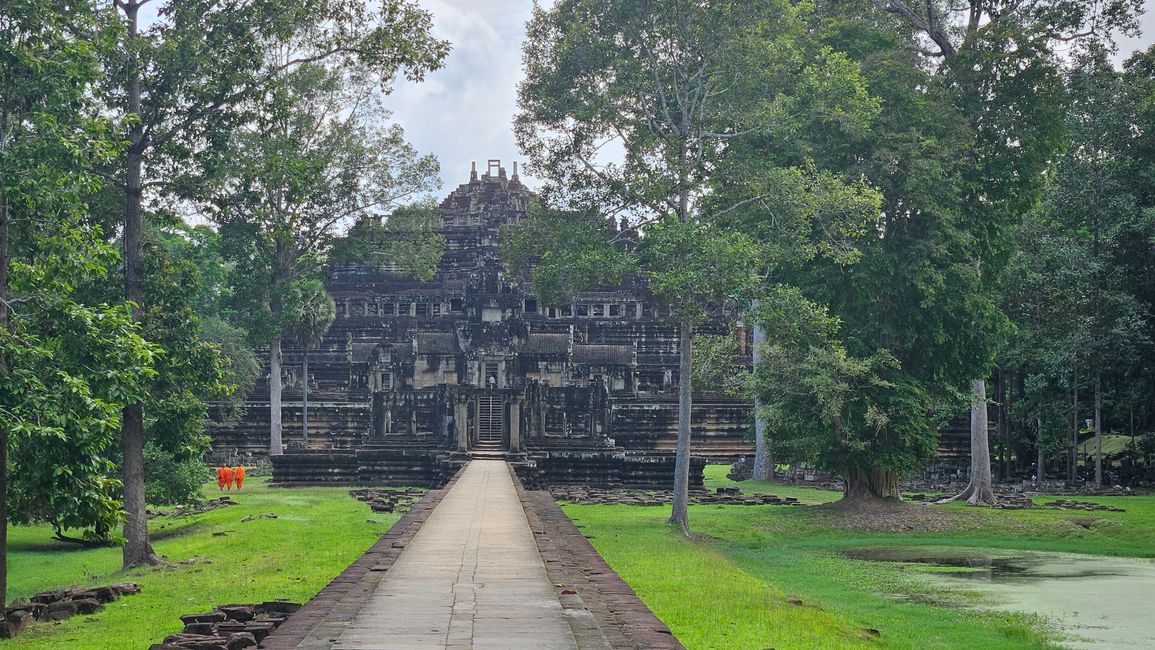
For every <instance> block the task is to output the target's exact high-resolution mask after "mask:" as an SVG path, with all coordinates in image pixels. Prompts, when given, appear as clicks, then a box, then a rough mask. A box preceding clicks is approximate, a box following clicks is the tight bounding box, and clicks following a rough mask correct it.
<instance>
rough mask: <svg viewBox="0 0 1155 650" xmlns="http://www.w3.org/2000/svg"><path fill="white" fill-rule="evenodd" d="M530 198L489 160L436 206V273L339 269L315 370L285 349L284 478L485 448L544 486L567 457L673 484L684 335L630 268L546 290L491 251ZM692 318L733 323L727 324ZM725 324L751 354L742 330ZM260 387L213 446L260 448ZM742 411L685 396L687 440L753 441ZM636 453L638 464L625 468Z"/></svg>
mask: <svg viewBox="0 0 1155 650" xmlns="http://www.w3.org/2000/svg"><path fill="white" fill-rule="evenodd" d="M532 200H533V194H532V193H531V192H530V191H529V189H528V188H526V186H525V185H523V184H522V183H521V182H520V180H519V179H518V174H517V167H516V164H515V166H514V173H513V175H512V176H507V174H506V170H505V169H504V168H503V167H502V166H501V163H500V161H496V160H490V161H489V165H488V168H487V170H486V172H485V173H483V174H478V172H477V171H476V169H474V171H473V172H472V173H471V176H470V180H469V182H468V183H466V184H463V185H460V186H459V187H458V188H457V189H456V190H455V191H454V192H453V193H452V194H450V195H449V196H448V197H447V198H446V199H445V200H444V201H443V202H442V204H441V212H442V223H441V233H442V234H443V235H444V236H445V239H446V250H445V255H444V258H443V259H442V261H441V265H440V268H439V271H438V273H437V276H436V278H434V279H433V280H432V281H430V282H420V281H417V280H414V279H412V278H409V277H406V276H405V275H404V274H403V273H402V271H401V270H400V269H397V268H396V267H395V266H394V265H391V264H389V260H375V263H374V264H346V265H341V266H338V267H337V268H336V269H335V270H334V271H333V273H332V274H331V276H330V278H329V280H328V282H327V287H328V290H329V293H330V294H331V295H332V296H333V298H334V300H335V301H336V305H337V319H336V322H335V323H334V324H333V327H332V328H331V329H330V330H329V333H328V334H327V335H326V336H325V338H324V340H323V342H322V343H321V345H320V346H319V348H318V349H314V350H311V351H310V363H309V370H310V377H308V378H307V379H306V378H303V377H300V376H299V369H300V359H301V351H300V350H298V349H294V348H292V347H286V348H285V354H284V373H285V377H284V384H285V390H284V409H283V414H284V434H283V435H284V440H285V442H286V447H287V449H288V451H289V452H290V453H288V454H286V456H285V457H283V459H278V461H277V463H276V467H277V473H278V474H279V475H280V476H279V478H278V480H285V481H326V480H348V481H351V482H353V481H356V480H362V481H374V482H405V480H406V479H405V478H404V476H403V474H404V471H405V470H402V469H398V467H399V466H409V467H413V468H415V467H417V466H418V465H420V466H421V467H422V468H424V469H422V470H421V471H423V472H424V471H427V470H428V471H430V472H432V471H434V470H432V469H429V467H431V466H427V465H425V462H426V460H425V459H427V458H436V457H445V456H446V455H449V456H452V455H454V454H457V455H462V454H470V453H474V454H476V453H480V452H486V453H498V454H509V455H511V457H516V458H525V459H527V460H528V461H529V463H530V465H533V464H535V463H536V465H537V466H538V467H540V468H542V469H543V471H545V472H546V474H548V475H550V476H549V480H551V481H553V482H557V481H558V480H564V476H560V475H557V474H558V473H559V472H563V469H562V466H563V465H564V466H565V467H566V469H564V472H563V473H568V475H570V476H571V477H572V478H573V479H574V480H578V479H580V478H582V476H585V478H586V479H591V478H593V479H596V478H597V477H594V476H593V474H591V472H593V473H595V474H596V473H597V472H601V473H602V474H601V479H603V482H618V481H624V482H633V483H646V482H650V483H654V482H658V483H662V482H665V481H668V480H670V479H669V477H670V476H672V474H670V473H668V472H669V471H670V470H669V468H667V467H666V465H667V461H668V460H669V459H668V458H667V454H668V452H672V451H673V449H674V447H675V440H676V435H677V412H678V409H677V386H678V336H677V328H676V326H675V325H674V324H672V323H671V322H670V321H669V319H668V315H669V312H668V309H667V308H666V307H664V306H663V305H661V304H659V303H658V302H656V301H655V300H654V299H653V298H652V296H650V294H649V293H648V292H647V290H646V287H645V285H644V283H643V282H642V281H641V279H640V278H634V279H631V280H629V281H628V282H627V283H626V284H625V285H624V286H621V287H612V288H603V289H602V290H599V291H590V292H585V293H580V294H577V295H575V296H574V297H573V299H572V300H571V301H570V302H569V303H568V304H565V305H561V306H546V305H543V304H541V303H540V302H539V300H538V299H537V297H536V296H535V295H534V293H533V287H532V286H531V285H530V283H529V282H528V281H526V280H525V279H519V278H511V277H509V276H508V275H507V274H506V272H505V269H504V265H503V263H502V261H501V258H500V255H499V243H500V242H499V234H500V232H499V231H500V228H501V227H502V226H504V225H507V224H510V225H516V224H517V223H518V222H519V221H520V220H521V219H522V218H524V217H525V216H526V214H527V211H528V209H529V206H530V202H531V201H532ZM383 269H384V270H383ZM702 331H703V332H707V333H715V334H721V333H726V332H729V331H731V329H730V326H729V325H728V324H724V323H721V322H719V323H716V324H714V325H707V326H705V327H703V328H702ZM735 335H736V336H738V337H739V347H740V349H741V351H742V353H743V354H746V353H747V352H748V351H749V347H748V346H749V340H748V338H749V335H748V333H747V332H746V331H745V330H744V328H741V327H738V328H737V329H736V330H735ZM306 380H307V381H309V397H310V400H309V425H310V432H309V448H308V449H304V445H303V444H302V442H301V433H300V406H301V404H300V395H301V382H303V381H306ZM267 395H268V386H267V382H262V383H260V384H259V385H258V386H256V387H255V388H254V390H253V392H252V394H251V395H250V399H249V401H248V403H247V406H248V409H247V412H246V416H245V418H244V419H243V421H241V422H238V423H235V424H232V425H222V426H219V427H217V428H216V429H215V430H214V431H212V436H213V442H214V446H215V448H216V449H217V450H218V451H220V452H225V453H233V452H240V453H252V454H255V455H263V454H265V453H267V451H268V402H267ZM751 418H752V414H751V409H750V406H749V404H748V403H746V402H745V401H743V400H740V399H735V398H730V397H725V396H721V395H695V402H694V411H693V429H694V444H693V448H694V452H695V454H698V455H700V456H710V457H714V458H718V459H722V458H734V457H736V456H739V455H742V454H749V453H751V452H752V450H753V442H752V441H751V440H749V439H748V435H747V432H748V431H749V430H751V429H752V423H751ZM398 459H402V460H398ZM567 459H568V460H567ZM582 459H584V460H582ZM607 459H612V460H607ZM430 462H433V461H430ZM643 463H648V465H646V467H649V468H650V470H649V471H648V473H647V472H641V474H639V473H638V471H634V470H631V469H628V468H635V469H636V468H639V467H642V466H643V465H642V464H643ZM595 466H596V467H595ZM351 473H352V475H351ZM642 474H645V476H642ZM629 476H633V478H634V479H635V480H632V481H631V480H630V479H629ZM658 477H660V479H659V478H658ZM594 482H599V481H597V480H594Z"/></svg>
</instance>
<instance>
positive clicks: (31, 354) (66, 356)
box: [0, 0, 160, 596]
mask: <svg viewBox="0 0 1155 650" xmlns="http://www.w3.org/2000/svg"><path fill="white" fill-rule="evenodd" d="M98 15H99V14H98V12H97V9H96V8H95V7H94V6H92V4H91V3H86V2H80V3H73V4H71V5H69V7H68V8H67V9H64V8H63V7H60V6H58V5H56V4H55V3H50V2H41V1H37V0H19V1H17V2H9V3H5V4H3V5H2V6H0V84H2V86H3V87H4V89H5V90H4V92H3V93H2V94H0V114H2V115H3V119H2V120H0V265H2V267H0V432H2V433H3V434H4V435H3V443H2V444H6V445H7V451H8V452H9V458H8V461H9V462H8V467H6V468H5V469H6V470H7V471H9V472H10V475H9V477H8V478H9V487H10V491H9V493H8V499H7V505H8V506H9V509H10V510H9V515H10V517H11V519H12V520H13V521H24V522H27V521H43V522H48V523H49V524H51V526H52V527H53V528H54V529H55V530H56V532H57V533H58V534H61V533H63V531H65V530H68V529H73V530H83V531H84V535H85V537H87V538H89V539H92V540H97V541H107V540H109V538H110V537H111V536H112V531H113V528H114V527H115V525H116V524H117V522H118V521H119V518H120V504H119V502H118V501H117V500H116V493H117V490H118V482H117V481H116V480H115V479H113V478H110V475H111V473H112V469H113V465H112V463H111V462H110V460H109V455H108V449H109V448H110V447H111V446H112V445H113V444H114V442H115V440H116V434H117V432H118V430H119V425H120V410H121V407H122V406H123V405H124V404H126V403H128V402H130V401H133V400H137V399H140V397H141V396H143V395H144V393H145V391H146V386H147V382H149V381H150V380H152V379H153V377H154V376H155V373H154V368H153V365H154V361H155V358H156V356H157V355H158V354H159V352H160V350H159V348H157V347H155V346H153V345H151V344H149V343H147V342H145V340H144V339H143V338H142V337H141V335H140V332H139V331H138V329H137V328H136V327H135V326H134V325H133V323H132V320H131V318H130V315H129V313H128V309H127V308H126V307H125V306H123V305H110V304H107V303H105V302H104V301H101V300H87V299H86V297H85V296H84V295H83V292H82V291H81V288H82V287H84V286H86V285H88V284H89V283H91V282H94V281H98V280H101V279H103V278H106V277H108V274H109V273H110V271H111V270H112V269H113V268H114V266H115V264H116V252H115V250H114V249H112V248H110V247H109V246H107V245H105V244H104V243H103V241H102V235H103V233H102V232H101V230H100V228H99V227H97V226H95V225H93V224H92V223H91V222H89V221H88V220H87V219H86V215H85V207H86V206H85V204H84V197H85V196H87V195H89V194H91V193H92V192H93V191H95V190H96V189H97V188H98V187H99V182H98V177H97V176H96V175H95V174H94V173H93V166H94V165H99V164H103V163H106V162H107V161H108V160H109V159H111V158H112V157H114V156H116V155H117V154H118V153H119V151H120V149H121V145H122V143H121V142H120V141H119V139H117V138H115V137H113V136H112V135H111V132H112V128H113V126H114V125H113V124H112V123H111V122H110V121H109V120H108V119H106V117H105V116H104V115H102V114H101V113H100V111H99V110H98V109H97V108H96V107H95V106H93V105H92V103H91V101H90V99H91V97H92V96H93V93H94V92H95V88H94V85H95V83H96V82H97V80H98V79H99V75H100V73H101V70H100V68H99V66H98V62H97V61H96V59H95V54H96V52H97V51H98V50H99V48H100V47H101V46H102V45H103V44H104V41H105V39H107V38H108V37H109V36H110V35H112V34H113V31H111V30H106V29H104V28H103V27H102V26H101V25H100V23H99V21H98V19H97V18H98ZM2 562H3V559H2V558H0V564H2ZM2 586H3V585H2V584H0V596H2V595H3V589H2Z"/></svg>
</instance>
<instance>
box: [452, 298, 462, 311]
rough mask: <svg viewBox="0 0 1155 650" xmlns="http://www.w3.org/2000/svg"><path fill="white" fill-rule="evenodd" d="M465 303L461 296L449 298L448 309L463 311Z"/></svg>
mask: <svg viewBox="0 0 1155 650" xmlns="http://www.w3.org/2000/svg"><path fill="white" fill-rule="evenodd" d="M464 310H465V305H464V303H463V301H462V300H461V298H451V299H450V300H449V311H464Z"/></svg>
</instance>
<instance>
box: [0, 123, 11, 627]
mask: <svg viewBox="0 0 1155 650" xmlns="http://www.w3.org/2000/svg"><path fill="white" fill-rule="evenodd" d="M7 123H8V119H7V114H5V116H4V119H3V120H0V150H2V149H3V145H4V143H5V142H6V140H7V136H6V133H7V126H8V125H7ZM3 186H4V178H3V171H0V188H2V187H3ZM8 224H9V219H8V197H7V195H6V194H4V193H3V192H0V330H5V329H7V328H8V265H9V263H10V262H9V260H10V259H11V257H10V254H9V251H10V249H11V246H10V244H9V232H10V230H9V225H8ZM7 372H8V359H7V358H6V357H5V356H4V351H3V348H0V375H2V374H4V373H7ZM7 602H8V427H6V426H4V424H3V422H0V606H3V605H4V604H5V603H7Z"/></svg>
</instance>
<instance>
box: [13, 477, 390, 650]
mask: <svg viewBox="0 0 1155 650" xmlns="http://www.w3.org/2000/svg"><path fill="white" fill-rule="evenodd" d="M205 494H206V495H208V496H216V495H217V491H216V486H215V485H213V486H212V488H211V491H210V490H209V489H208V488H206V492H205ZM232 496H233V498H234V499H235V500H236V501H237V502H238V505H235V506H228V507H224V508H219V509H216V510H212V511H210V512H206V513H203V514H199V515H190V516H185V517H158V518H155V519H152V520H150V529H151V531H152V533H153V541H154V546H155V548H156V551H157V553H159V554H161V555H164V556H167V558H168V559H169V560H171V561H172V562H174V563H175V564H174V566H172V567H170V568H166V569H155V570H137V571H132V572H129V573H122V572H120V571H119V568H120V549H119V548H100V549H81V548H78V547H75V546H74V545H71V544H64V543H61V542H56V541H53V540H52V539H51V535H52V531H51V530H50V529H49V528H48V527H46V526H14V527H10V528H9V532H8V539H9V576H10V577H9V580H10V588H9V597H10V598H17V597H21V596H28V595H31V594H33V593H36V592H38V591H43V590H45V589H50V588H56V587H65V586H70V585H83V586H95V585H103V584H109V583H113V582H126V581H132V582H137V583H139V584H140V585H141V586H142V587H143V589H142V591H141V593H139V594H137V595H135V596H128V597H125V598H123V599H121V600H119V601H117V602H115V603H111V604H109V605H108V609H106V610H105V611H103V612H100V613H97V614H95V615H92V616H77V617H73V618H72V619H70V620H68V621H65V622H63V623H38V624H36V625H34V626H32V627H30V628H29V629H28V631H27V632H26V633H25V634H24V635H22V636H20V637H18V638H16V639H13V640H10V641H5V642H4V645H6V646H14V647H20V648H45V649H47V648H69V649H71V650H84V649H88V648H91V649H92V650H117V649H120V648H126V649H127V648H133V649H137V648H147V647H148V646H149V644H151V643H154V642H159V641H160V640H161V639H162V638H163V637H164V636H165V635H167V634H171V633H174V632H178V631H179V630H180V628H181V627H182V626H181V622H180V620H179V618H178V617H179V616H180V615H181V614H188V613H193V612H198V611H203V610H208V609H210V608H211V607H212V606H213V605H221V604H227V603H244V602H259V601H262V600H271V599H276V598H285V599H288V600H293V601H296V602H304V601H306V600H308V599H309V598H310V597H312V596H313V595H314V594H315V593H317V592H318V591H320V589H321V588H322V587H324V586H325V585H326V584H328V582H329V581H330V580H332V579H333V578H334V577H335V576H336V575H337V574H339V573H340V572H341V571H342V570H344V568H345V567H346V566H348V565H349V563H350V562H352V561H353V560H354V559H356V558H357V557H358V556H360V555H361V554H362V553H363V552H364V551H365V550H366V549H367V548H369V546H371V545H372V544H373V542H375V541H376V540H377V539H378V538H379V537H380V536H381V535H382V534H384V533H385V532H386V531H387V530H388V529H389V527H390V526H391V525H392V524H393V523H394V522H395V521H396V520H397V519H398V518H399V515H392V514H378V513H373V512H371V511H370V510H369V508H368V507H367V506H366V505H365V504H364V503H361V502H359V501H356V500H354V499H353V498H351V497H350V496H348V489H347V488H302V489H291V490H289V489H273V488H269V487H267V485H266V481H265V479H262V478H257V477H253V478H250V479H249V480H248V481H246V482H245V489H244V490H243V491H242V492H239V493H237V492H234V493H232ZM269 514H275V515H276V518H271V517H268V516H267V515H269ZM261 515H266V516H265V517H262V516H261ZM249 516H251V517H253V519H252V520H250V521H242V519H245V518H246V517H249ZM221 533H223V534H221Z"/></svg>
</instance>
